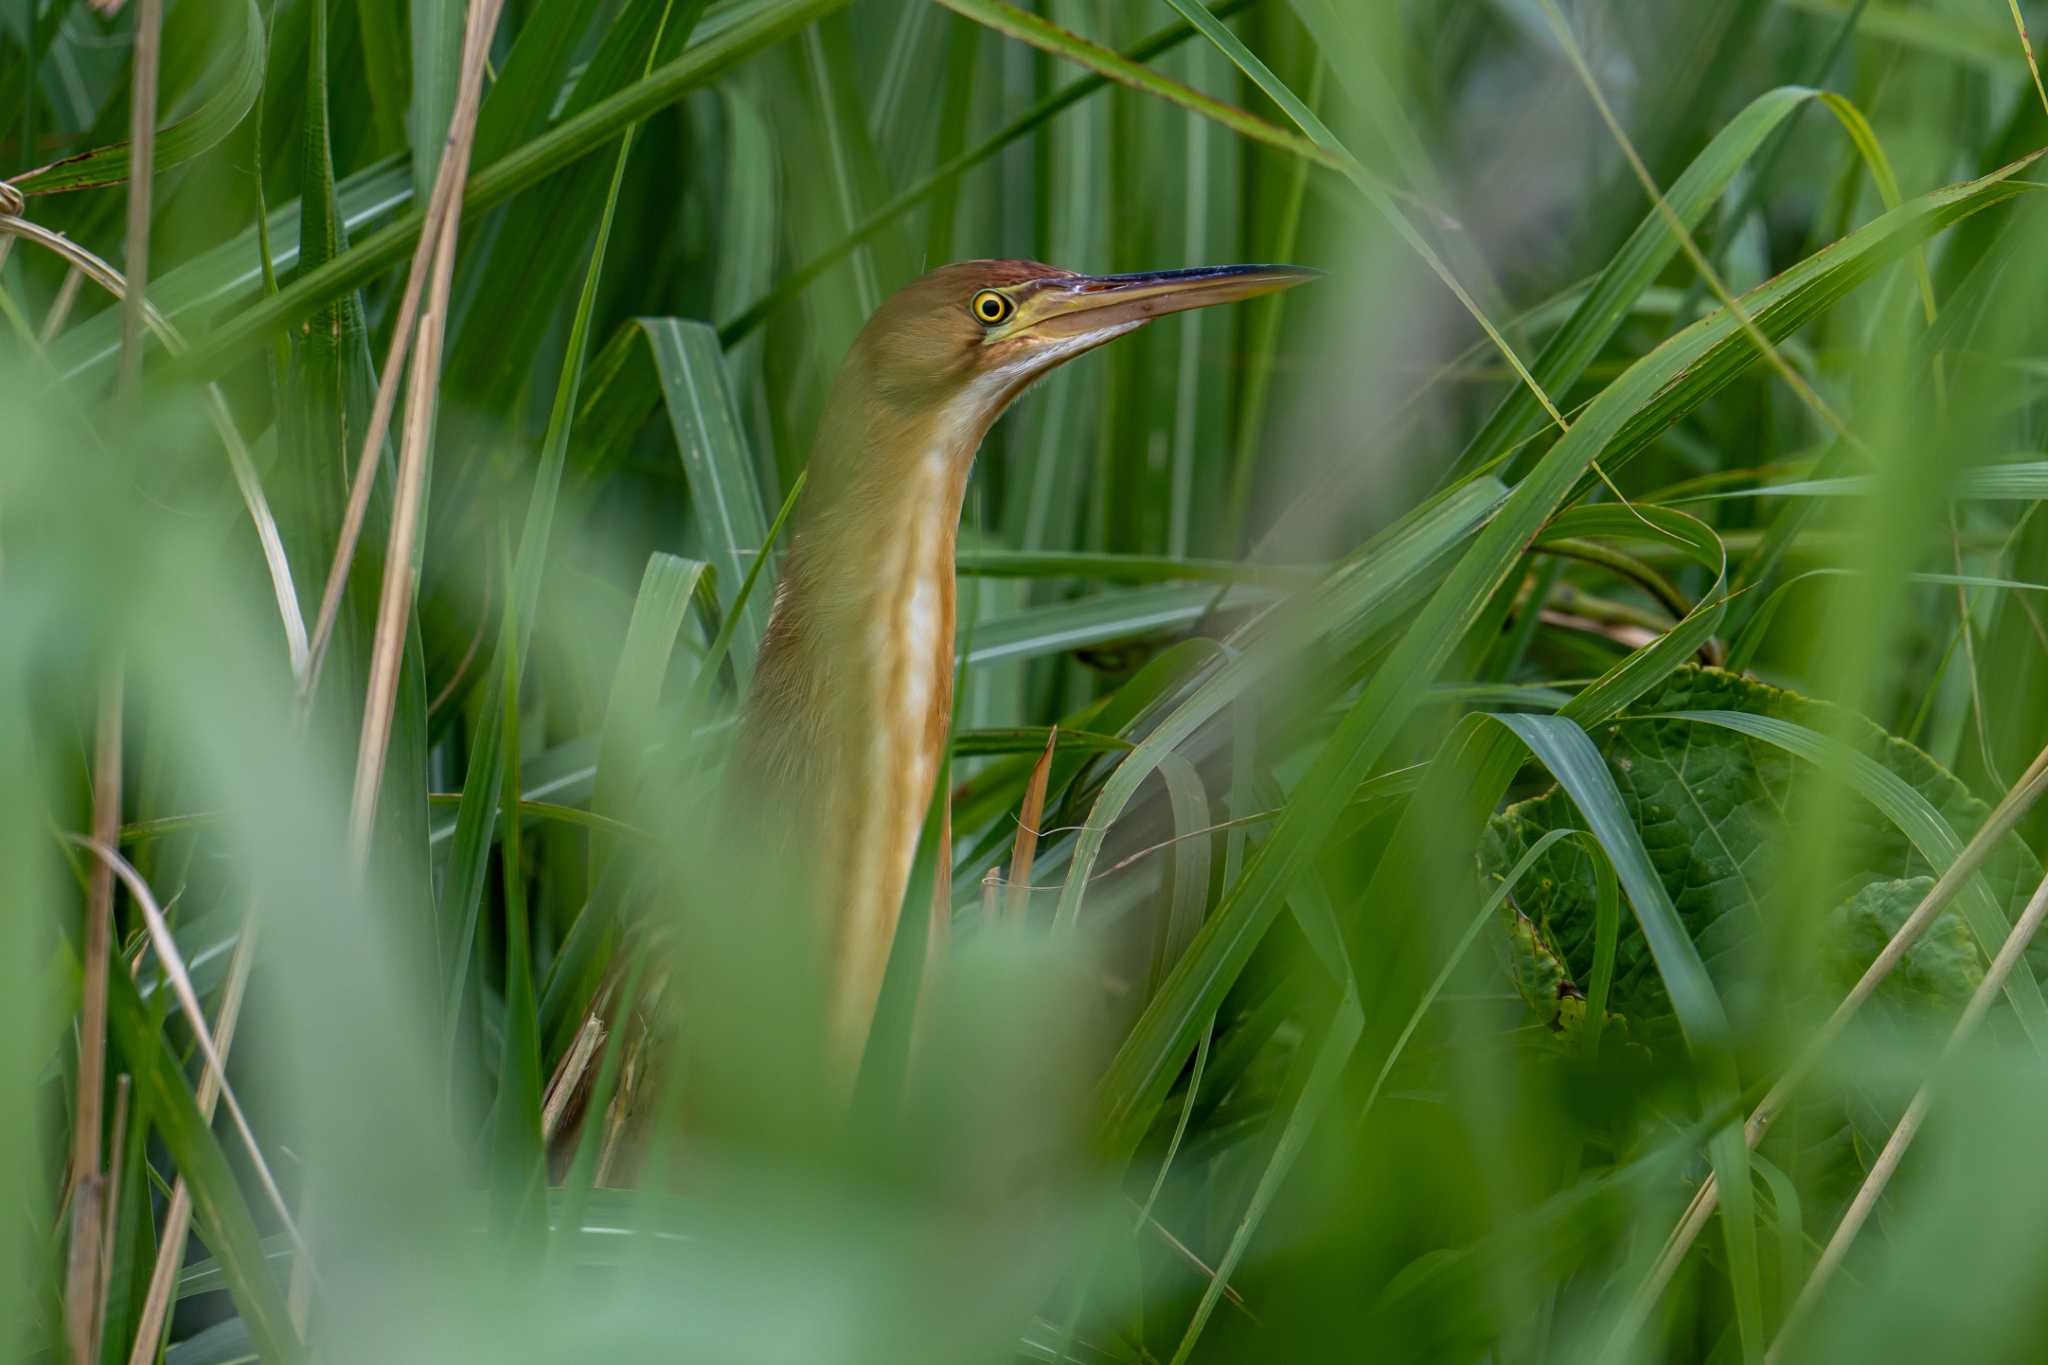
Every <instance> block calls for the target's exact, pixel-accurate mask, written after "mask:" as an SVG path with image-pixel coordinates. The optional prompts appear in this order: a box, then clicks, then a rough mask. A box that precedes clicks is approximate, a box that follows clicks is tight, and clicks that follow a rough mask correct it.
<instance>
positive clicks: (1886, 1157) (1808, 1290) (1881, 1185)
mask: <svg viewBox="0 0 2048 1365" xmlns="http://www.w3.org/2000/svg"><path fill="white" fill-rule="evenodd" d="M2044 919H2048V877H2043V878H2042V879H2041V884H2040V885H2039V886H2038V887H2036V888H2035V890H2034V895H2033V898H2032V899H2031V900H2029V901H2028V902H2027V908H2026V909H2025V910H2024V911H2022V912H2021V913H2020V917H2019V920H2018V922H2017V923H2015V924H2014V925H2013V927H2012V932H2011V933H2010V934H2007V935H2006V937H2005V942H2004V943H2003V944H2002V945H2000V947H1999V949H1998V956H1997V958H1995V959H1994V960H1993V961H1992V963H1991V970H1990V971H1988V972H1986V973H1985V974H1984V979H1983V980H1982V981H1981V982H1979V983H1978V984H1977V989H1976V991H1975V993H1973V994H1972V995H1971V996H1970V1003H1969V1004H1967V1005H1965V1006H1964V1007H1963V1013H1962V1016H1961V1017H1960V1018H1959V1019H1957V1020H1956V1025H1955V1028H1954V1030H1953V1031H1952V1032H1950V1034H1949V1037H1948V1043H1947V1045H1946V1046H1945V1047H1943V1048H1942V1052H1941V1059H1940V1060H1939V1061H1938V1062H1937V1063H1936V1064H1935V1068H1934V1075H1933V1076H1930V1077H1928V1079H1927V1080H1925V1081H1924V1082H1922V1083H1921V1086H1920V1088H1919V1090H1917V1091H1916V1092H1914V1095H1913V1100H1912V1103H1910V1104H1908V1105H1907V1106H1906V1112H1905V1114H1904V1115H1902V1116H1901V1117H1900V1119H1899V1125H1898V1127H1896V1128H1894V1129H1893V1130H1892V1135H1891V1137H1890V1138H1889V1139H1888V1140H1887V1141H1886V1142H1885V1144H1884V1150H1883V1151H1881V1152H1879V1153H1878V1155H1877V1161H1876V1162H1875V1163H1874V1164H1873V1165H1872V1166H1871V1168H1870V1174H1869V1175H1867V1176H1865V1177H1864V1180H1863V1184H1862V1185H1861V1186H1860V1187H1859V1188H1858V1189H1857V1191H1856V1197H1855V1198H1854V1199H1852V1200H1851V1201H1850V1202H1849V1210H1848V1212H1846V1213H1844V1214H1843V1215H1842V1221H1841V1222H1840V1223H1839V1224H1837V1225H1836V1227H1835V1233H1834V1236H1832V1237H1830V1238H1829V1239H1828V1244H1827V1246H1826V1247H1825V1248H1824V1249H1823V1250H1822V1251H1821V1254H1820V1260H1819V1261H1817V1262H1815V1263H1814V1267H1813V1273H1812V1274H1811V1275H1809V1276H1808V1277H1807V1280H1806V1287H1805V1288H1803V1289H1801V1290H1800V1291H1799V1298H1798V1299H1797V1301H1795V1302H1794V1303H1793V1305H1792V1311H1791V1312H1789V1313H1787V1314H1786V1315H1785V1322H1784V1325H1783V1326H1781V1327H1780V1328H1779V1329H1778V1339H1777V1340H1776V1341H1774V1342H1773V1343H1771V1349H1770V1351H1769V1352H1768V1353H1767V1354H1766V1355H1765V1356H1764V1361H1765V1365H1774V1362H1776V1361H1778V1360H1780V1359H1782V1358H1783V1354H1784V1347H1785V1343H1786V1342H1787V1341H1790V1340H1791V1339H1792V1337H1793V1334H1794V1333H1795V1332H1797V1331H1798V1329H1799V1327H1800V1325H1801V1324H1802V1323H1803V1322H1804V1321H1805V1320H1806V1319H1807V1317H1808V1316H1810V1315H1811V1314H1812V1312H1813V1309H1814V1306H1815V1305H1816V1304H1818V1303H1819V1302H1820V1296H1821V1294H1822V1293H1823V1292H1824V1291H1825V1290H1826V1288H1827V1284H1828V1281H1829V1280H1831V1279H1833V1278H1834V1274H1835V1271H1836V1270H1838V1269H1840V1267H1841V1264H1842V1260H1843V1258H1844V1257H1846V1256H1847V1255H1848V1254H1849V1247H1850V1245H1851V1244H1852V1243H1854V1242H1855V1240H1856V1235H1857V1234H1858V1233H1860V1232H1861V1231H1862V1230H1863V1225H1864V1224H1865V1223H1867V1222H1868V1221H1869V1220H1870V1214H1871V1211H1872V1210H1873V1209H1875V1208H1876V1207H1877V1201H1878V1200H1879V1199H1880V1198H1881V1197H1882V1196H1883V1195H1884V1190H1885V1186H1886V1185H1888V1184H1889V1183H1891V1178H1892V1175H1893V1173H1894V1172H1896V1171H1897V1170H1898V1169H1899V1163H1900V1162H1901V1161H1903V1160H1905V1157H1906V1149H1907V1148H1908V1147H1910V1146H1912V1145H1913V1139H1914V1137H1915V1136H1916V1135H1917V1134H1918V1133H1919V1131H1920V1126H1921V1124H1922V1123H1924V1122H1925V1121H1926V1119H1927V1111H1928V1109H1929V1108H1930V1107H1931V1106H1932V1105H1933V1103H1934V1078H1935V1076H1939V1075H1940V1074H1941V1073H1942V1072H1943V1071H1945V1070H1946V1069H1947V1068H1948V1067H1949V1066H1950V1065H1951V1064H1952V1063H1953V1062H1954V1061H1955V1060H1956V1058H1957V1057H1958V1056H1959V1055H1960V1054H1961V1053H1962V1050H1963V1048H1964V1047H1965V1046H1966V1045H1967V1044H1968V1043H1969V1041H1970V1039H1971V1037H1972V1036H1974V1035H1975V1033H1976V1031H1977V1026H1978V1025H1979V1024H1981V1023H1983V1022H1984V1016H1985V1015H1986V1014H1988V1013H1989V1012H1990V1010H1991V1005H1992V1002H1993V1001H1995V1000H1997V999H1998V996H1999V993H2000V992H2001V991H2003V990H2004V989H2005V981H2006V978H2007V977H2009V976H2011V975H2012V969H2013V967H2014V966H2015V965H2017V964H2018V962H2019V960H2020V957H2021V956H2022V955H2023V954H2024V953H2025V952H2026V951H2027V946H2028V945H2029V944H2031V943H2032V942H2033V941H2034V935H2035V934H2036V933H2038V932H2039V931H2040V928H2041V922H2042V920H2044Z"/></svg>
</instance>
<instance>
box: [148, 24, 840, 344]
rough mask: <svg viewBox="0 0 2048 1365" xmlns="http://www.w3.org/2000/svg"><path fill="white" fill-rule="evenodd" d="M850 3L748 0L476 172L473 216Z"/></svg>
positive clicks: (388, 244) (386, 258) (364, 272)
mask: <svg viewBox="0 0 2048 1365" xmlns="http://www.w3.org/2000/svg"><path fill="white" fill-rule="evenodd" d="M845 3H846V0H763V2H762V3H756V4H752V5H748V6H745V7H744V9H743V12H742V13H740V14H739V16H738V17H736V18H735V19H734V20H733V21H732V22H731V23H729V24H726V25H723V26H721V27H720V28H719V29H718V31H717V32H716V33H714V34H712V35H710V36H708V37H706V38H704V39H703V40H702V41H700V42H698V43H695V44H693V45H692V46H691V47H690V48H689V50H687V51H686V52H684V53H683V54H682V55H681V56H680V57H677V58H676V59H675V60H674V61H672V62H669V63H667V64H666V65H664V66H662V67H659V68H657V69H656V70H654V71H652V72H649V73H648V74H647V75H646V76H643V77H642V78H641V79H639V80H637V81H635V82H634V83H633V84H632V85H629V86H627V87H626V88H625V89H623V90H621V91H619V92H618V93H617V94H615V95H612V96H609V97H608V98H606V99H603V100H600V101H598V103H596V104H595V105H592V106H591V107H590V108H588V109H586V110H584V111H583V112H582V113H580V114H578V115H575V116H574V117H572V118H567V119H564V120H562V121H561V122H560V123H558V124H556V125H555V126H554V127H553V128H550V129H549V130H548V131H547V132H545V133H543V134H541V135H540V136H539V137H536V138H534V139H533V140H531V141H529V142H526V143H524V144H522V145H521V146H520V147H519V148H518V149H517V150H515V151H512V152H508V153H507V154H506V155H504V156H502V157H500V158H498V160H496V161H494V162H492V163H491V164H490V165H488V166H486V167H484V168H483V169H481V170H478V171H474V172H472V173H471V175H470V177H469V184H468V186H467V188H466V189H465V191H464V194H463V200H462V203H463V210H462V212H463V217H464V218H465V219H467V218H470V217H471V216H472V215H477V216H481V214H482V212H483V211H484V210H486V209H488V208H490V207H492V206H493V205H495V204H499V203H502V202H504V201H505V200H506V199H509V198H510V197H511V196H513V195H514V194H517V193H518V192H519V191H521V190H523V189H527V188H529V187H531V186H532V185H535V184H537V183H538V182H539V181H541V180H542V179H543V178H545V177H546V176H548V175H549V174H551V173H552V172H554V171H557V170H560V169H561V168H562V167H564V166H567V165H570V164H572V163H574V162H576V161H578V160H581V159H582V158H583V157H585V156H588V155H589V154H590V153H592V152H594V151H596V150H597V149H598V148H600V147H602V146H604V145H605V144H606V143H607V142H609V141H611V140H612V139H613V138H615V137H617V136H618V135H619V133H620V132H621V131H622V130H624V129H627V128H630V127H633V126H635V125H637V124H639V123H640V122H641V121H643V120H644V119H646V118H648V117H650V116H651V115H653V114H654V113H656V112H657V111H659V110H661V109H664V108H666V107H667V106H669V105H670V104H673V103H674V102H675V101H676V100H677V99H678V98H680V97H681V96H682V95H684V94H686V93H688V92H689V91H691V90H695V89H698V88H699V87H701V86H704V85H707V84H709V83H710V82H711V81H712V80H714V79H715V78H716V77H718V76H719V75H721V74H723V73H724V72H726V71H727V70H729V69H730V68H732V67H733V66H735V65H737V64H738V63H740V62H741V61H744V60H745V59H746V58H748V57H751V56H753V55H754V54H755V53H756V52H759V51H760V50H761V49H762V48H764V47H767V46H769V45H770V44H772V43H775V42H778V41H780V40H781V39H783V38H786V37H788V36H789V35H790V34H791V33H793V32H795V31H796V30H797V29H798V28H800V27H802V26H803V25H804V24H807V23H810V22H811V21H812V20H814V19H816V18H818V17H819V16H820V15H823V14H827V13H830V12H831V11H832V10H834V9H837V8H839V7H840V6H841V5H843V4H845ZM424 222H425V208H424V206H423V205H419V204H417V203H416V204H415V205H414V206H413V207H412V208H411V209H409V210H408V211H407V212H406V213H405V214H404V216H402V217H400V218H399V219H398V220H397V221H395V222H393V223H391V224H390V225H389V226H387V227H384V228H382V229H380V230H378V231H376V232H374V233H371V234H370V235H369V236H367V237H365V238H364V239H363V240H362V241H360V242H357V243H356V244H355V245H354V246H352V247H350V248H349V250H348V251H346V252H344V253H342V255H340V256H339V257H337V258H335V259H334V260H332V261H330V262H328V263H327V264H326V265H324V266H322V267H321V268H320V269H319V270H317V271H313V272H310V273H308V274H307V275H306V276H304V277H303V278H301V279H299V280H297V281H295V282H294V283H293V284H292V285H291V286H289V287H287V288H286V289H284V290H282V291H280V292H279V294H278V295H277V297H276V298H273V299H265V300H263V301H262V302H260V303H257V304H254V305H252V306H251V307H249V308H246V309H244V310H243V311H242V312H240V313H238V314H236V315H235V316H234V317H233V318H232V319H230V320H228V321H227V322H225V323H223V324H222V325H221V326H220V327H218V328H217V329H216V330H215V331H213V332H212V333H211V334H210V335H208V336H207V337H205V338H204V339H203V340H199V341H196V342H195V344H194V345H193V347H192V350H191V352H190V353H188V354H187V356H186V357H185V358H184V361H183V363H182V365H181V368H182V369H183V370H184V371H185V372H187V373H189V374H196V375H213V374H216V373H218V372H219V370H220V369H222V368H223V367H225V366H226V365H227V364H228V363H229V362H230V361H232V360H233V359H234V358H235V357H237V356H239V355H240V354H241V353H242V352H243V351H244V350H245V349H246V348H248V347H249V346H251V345H255V344H259V343H260V342H261V341H262V339H263V338H265V337H267V336H269V335H270V334H271V333H272V332H273V331H276V330H278V329H280V328H284V327H289V326H291V325H292V324H294V323H296V322H298V321H300V320H302V319H303V318H305V317H306V316H307V315H308V314H309V313H310V312H311V311H312V310H313V309H315V308H317V307H318V306H319V305H320V303H321V301H322V300H325V299H328V298H331V297H333V295H334V294H335V293H337V292H339V291H340V290H344V289H348V288H352V287H354V286H356V285H359V284H362V283H363V282H364V281H366V280H369V279H371V278H373V277H374V276H376V275H377V274H379V273H380V272H382V271H384V270H387V269H389V268H390V267H392V266H393V265H396V264H397V263H398V262H399V261H401V260H403V259H404V258H405V254H406V252H408V251H410V250H411V249H412V247H413V245H414V243H415V242H416V241H417V240H418V238H419V234H420V230H421V228H422V226H423V225H424Z"/></svg>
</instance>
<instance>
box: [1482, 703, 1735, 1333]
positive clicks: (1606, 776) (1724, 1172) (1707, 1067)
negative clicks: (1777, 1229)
mask: <svg viewBox="0 0 2048 1365" xmlns="http://www.w3.org/2000/svg"><path fill="white" fill-rule="evenodd" d="M1493 719H1494V720H1495V721H1497V722H1499V723H1500V724H1501V725H1503V726H1506V727H1507V728H1508V729H1509V730H1510V731H1512V732H1513V733H1514V734H1515V736H1516V737H1517V738H1518V739H1520V740H1521V741H1522V742H1523V743H1524V744H1526V745H1528V746H1529V751H1530V752H1531V753H1533V754H1535V755H1536V757H1537V758H1538V759H1539V760H1540V761H1541V762H1542V763H1543V766H1544V767H1546V768H1548V769H1549V770H1550V774H1551V776H1553V777H1555V778H1556V779H1557V782H1558V785H1559V786H1560V787H1562V788H1563V789H1564V790H1565V791H1566V792H1567V793H1568V794H1569V795H1570V796H1571V798H1572V802H1573V804H1574V805H1576V806H1577V807H1578V808H1579V813H1580V814H1582V815H1584V816H1585V817H1586V822H1587V824H1588V826H1589V827H1590V828H1591V831H1592V834H1593V837H1594V838H1596V839H1598V840H1599V841H1600V847H1601V848H1602V849H1603V850H1605V852H1606V854H1607V858H1608V861H1609V862H1611V863H1612V864H1613V866H1614V870H1615V874H1616V875H1617V876H1618V877H1619V878H1620V879H1621V884H1622V887H1623V889H1624V890H1626V891H1627V892H1628V899H1629V904H1630V906H1631V907H1633V909H1634V910H1635V915H1636V922H1637V923H1638V924H1639V925H1641V926H1642V930H1643V937H1644V939H1645V940H1646V941H1647V942H1648V943H1649V945H1650V955H1651V957H1652V958H1653V959H1654V960H1655V962H1656V964H1657V974H1658V975H1659V976H1660V977H1661V978H1662V979H1663V982H1664V987H1665V989H1666V990H1667V991H1668V992H1669V993H1670V996H1671V1008H1672V1012H1673V1013H1674V1014H1676V1015H1677V1016H1678V1022H1679V1027H1680V1028H1681V1029H1682V1030H1683V1031H1684V1034H1685V1043H1686V1048H1687V1050H1688V1051H1689V1052H1690V1053H1691V1054H1692V1059H1693V1066H1694V1068H1695V1071H1696V1072H1697V1074H1698V1077H1699V1087H1700V1107H1701V1109H1702V1111H1703V1112H1705V1113H1706V1114H1709V1115H1712V1114H1715V1113H1717V1112H1719V1113H1723V1114H1725V1115H1727V1116H1728V1117H1727V1121H1726V1122H1725V1123H1724V1124H1723V1126H1722V1127H1721V1128H1719V1129H1718V1130H1716V1132H1715V1133H1714V1136H1713V1137H1712V1138H1711V1139H1710V1140H1709V1142H1708V1144H1707V1150H1708V1153H1709V1155H1710V1156H1711V1158H1712V1160H1713V1164H1714V1176H1715V1178H1716V1179H1717V1180H1718V1181H1719V1182H1720V1186H1721V1189H1722V1190H1723V1191H1724V1199H1723V1204H1722V1210H1721V1223H1722V1229H1723V1231H1724V1233H1725V1234H1726V1238H1727V1250H1728V1262H1729V1269H1728V1273H1729V1276H1730V1278H1731V1279H1733V1280H1734V1288H1735V1315H1736V1322H1737V1325H1738V1327H1739V1328H1740V1331H1741V1335H1742V1342H1743V1350H1744V1354H1745V1355H1746V1356H1748V1357H1751V1358H1754V1357H1756V1356H1758V1355H1760V1354H1761V1353H1762V1351H1763V1347H1764V1336H1763V1297H1762V1294H1763V1289H1762V1285H1763V1281H1762V1279H1761V1276H1760V1272H1759V1270H1758V1264H1757V1248H1756V1220H1755V1204H1754V1199H1755V1191H1754V1189H1753V1188H1752V1186H1751V1184H1750V1179H1749V1144H1748V1143H1747V1142H1745V1141H1744V1140H1743V1136H1742V1121H1741V1108H1740V1104H1741V1100H1742V1086H1741V1082H1740V1079H1739V1077H1738V1076H1737V1074H1736V1069H1735V1056H1734V1040H1733V1038H1732V1037H1731V1036H1730V1034H1729V1027H1728V1015H1727V1011H1726V1010H1725V1009H1723V1007H1722V1005H1721V997H1720V993H1719V992H1718V991H1716V990H1715V989H1714V983H1713V981H1712V979H1710V978H1709V977H1708V976H1707V968H1706V964H1705V963H1704V962H1702V961H1701V960H1700V955H1699V949H1698V948H1696V947H1694V946H1693V941H1692V936H1691V935H1690V934H1688V933H1687V932H1686V929H1685V924H1684V922H1683V921H1681V920H1680V919H1679V917H1678V910H1677V907H1675V906H1674V905H1672V903H1671V897H1670V894H1669V893H1668V892H1667V891H1666V890H1665V889H1664V882H1663V879H1662V878H1661V877H1660V876H1658V874H1657V868H1656V866H1655V865H1654V864H1653V863H1652V862H1651V861H1650V855H1649V853H1648V852H1647V851H1646V850H1645V849H1644V848H1643V842H1642V836H1641V835H1640V834H1638V833H1637V831H1636V826H1635V823H1634V821H1632V820H1631V819H1630V818H1629V816H1628V812H1627V811H1626V809H1624V808H1623V806H1622V803H1621V794H1620V792H1618V791H1616V790H1615V787H1614V776H1613V774H1611V773H1609V772H1608V771H1607V763H1606V760H1604V759H1602V758H1601V757H1600V751H1599V750H1597V749H1595V748H1594V747H1593V742H1592V741H1591V740H1590V739H1588V738H1587V737H1586V732H1585V731H1584V730H1582V729H1581V728H1579V726H1578V725H1576V724H1574V723H1573V722H1572V721H1571V720H1569V719H1567V718H1565V717H1563V716H1527V715H1497V716H1494V717H1493Z"/></svg>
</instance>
